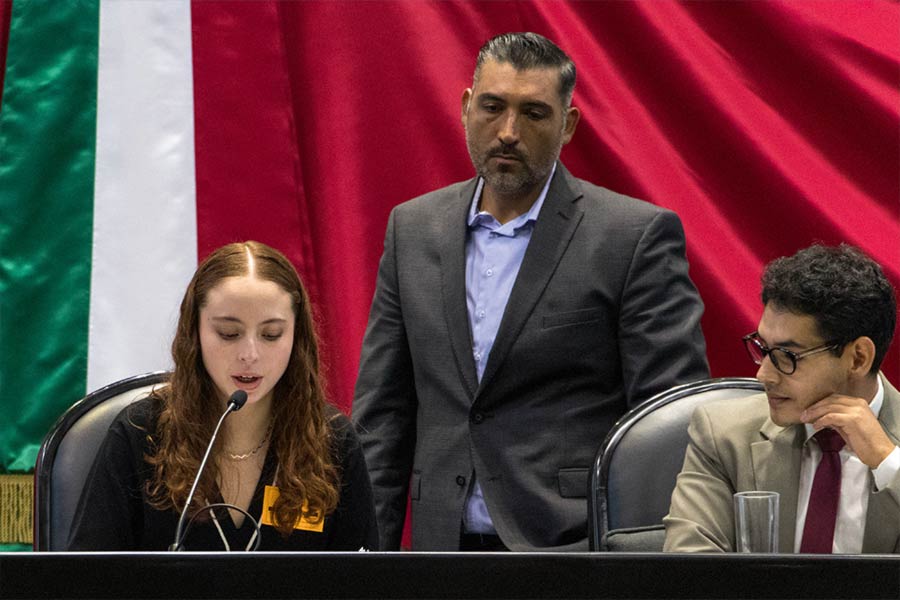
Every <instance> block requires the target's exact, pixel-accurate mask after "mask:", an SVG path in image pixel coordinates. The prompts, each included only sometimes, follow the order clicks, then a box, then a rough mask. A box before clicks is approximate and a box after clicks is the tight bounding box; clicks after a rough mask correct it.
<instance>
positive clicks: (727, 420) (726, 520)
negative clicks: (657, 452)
mask: <svg viewBox="0 0 900 600" xmlns="http://www.w3.org/2000/svg"><path fill="white" fill-rule="evenodd" d="M882 382H883V383H884V404H883V406H882V408H881V413H880V414H879V415H878V420H879V421H880V422H881V424H882V426H883V427H884V429H885V431H886V432H887V434H888V436H890V437H891V438H892V439H893V441H894V443H895V444H896V443H900V442H898V439H900V393H898V392H897V390H896V389H894V387H893V386H892V385H891V384H890V383H889V382H888V381H887V379H885V378H884V377H883V376H882ZM689 432H690V443H689V445H688V448H687V453H686V454H685V458H684V468H683V469H682V471H681V473H680V474H679V475H678V482H677V483H676V485H675V491H674V492H673V494H672V504H671V506H670V508H669V514H668V515H667V516H666V517H665V518H664V519H663V522H664V523H665V526H666V543H665V550H666V551H673V552H731V551H733V550H734V547H735V535H734V508H733V504H732V495H733V494H734V493H735V492H741V491H750V490H768V491H773V492H778V493H779V494H780V495H781V498H780V500H779V522H778V532H779V536H778V548H779V551H780V552H784V553H791V552H793V551H794V537H795V536H794V531H795V529H796V523H797V498H798V493H799V492H798V486H799V482H800V462H801V459H802V454H803V442H804V437H805V431H804V428H803V426H800V425H794V426H790V427H779V426H778V425H776V424H775V423H773V422H772V420H771V419H770V418H769V405H768V401H767V399H766V396H765V394H760V395H756V396H751V397H749V398H745V399H743V400H738V401H725V402H711V403H710V404H706V405H703V406H700V407H698V408H697V409H696V410H695V411H694V415H693V417H692V419H691V425H690V429H689ZM869 485H870V492H869V508H868V512H867V514H866V526H865V532H864V534H863V548H862V551H863V553H866V554H888V553H898V552H900V474H898V476H897V477H896V478H895V479H894V481H893V482H892V483H891V484H890V485H889V486H888V487H887V488H885V489H883V490H880V491H877V492H876V491H875V490H874V484H873V481H872V475H871V473H870V474H869Z"/></svg>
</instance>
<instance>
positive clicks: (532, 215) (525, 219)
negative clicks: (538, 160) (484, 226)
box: [467, 163, 556, 229]
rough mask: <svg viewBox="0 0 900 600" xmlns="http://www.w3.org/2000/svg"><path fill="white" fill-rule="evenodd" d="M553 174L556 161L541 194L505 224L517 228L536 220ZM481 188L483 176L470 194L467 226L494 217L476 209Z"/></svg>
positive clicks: (482, 186)
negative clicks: (523, 211) (526, 209)
mask: <svg viewBox="0 0 900 600" xmlns="http://www.w3.org/2000/svg"><path fill="white" fill-rule="evenodd" d="M554 175H556V163H553V169H552V170H551V171H550V177H548V178H547V181H546V182H545V183H544V189H542V190H541V195H540V196H538V197H537V200H535V201H534V204H532V205H531V208H530V209H528V212H526V213H525V214H522V215H519V216H518V217H516V218H515V219H513V220H512V221H510V222H509V223H507V224H506V225H511V226H512V229H519V228H520V227H523V226H524V225H526V224H527V223H530V222H533V221H537V218H538V215H539V214H540V212H541V207H542V206H543V205H544V200H545V199H546V198H547V192H548V191H550V182H551V181H553V176H554ZM483 189H484V178H483V177H479V178H478V185H476V186H475V193H474V194H473V195H472V203H471V204H470V205H469V218H468V220H467V223H468V225H469V227H472V226H474V225H478V224H479V223H481V222H482V221H485V220H493V219H494V216H493V215H491V213H489V212H487V211H480V212H479V210H478V202H479V201H480V200H481V192H482V190H483Z"/></svg>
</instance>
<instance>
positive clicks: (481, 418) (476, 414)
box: [472, 412, 484, 424]
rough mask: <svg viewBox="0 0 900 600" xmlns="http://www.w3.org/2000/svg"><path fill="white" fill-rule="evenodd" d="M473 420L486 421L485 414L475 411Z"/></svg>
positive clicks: (476, 421)
mask: <svg viewBox="0 0 900 600" xmlns="http://www.w3.org/2000/svg"><path fill="white" fill-rule="evenodd" d="M472 421H474V422H475V424H478V423H481V422H482V421H484V415H483V414H481V413H480V412H479V413H475V414H474V415H472Z"/></svg>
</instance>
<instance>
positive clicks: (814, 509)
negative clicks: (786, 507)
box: [800, 429, 844, 554]
mask: <svg viewBox="0 0 900 600" xmlns="http://www.w3.org/2000/svg"><path fill="white" fill-rule="evenodd" d="M813 437H815V438H816V441H817V442H818V443H819V448H821V449H822V461H821V462H820V463H819V466H818V468H817V469H816V477H815V479H813V485H812V492H810V494H809V505H808V506H807V508H806V524H805V525H804V526H803V541H802V542H801V543H800V552H808V553H811V554H831V548H832V544H833V542H834V523H835V521H837V509H838V500H839V499H840V495H841V457H840V455H839V454H838V452H840V451H841V448H843V447H844V439H843V438H842V437H841V434H839V433H838V432H837V431H835V430H834V429H822V430H821V431H819V432H818V433H817V434H816V435H815V436H813Z"/></svg>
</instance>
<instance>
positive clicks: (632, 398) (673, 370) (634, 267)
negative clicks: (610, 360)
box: [619, 211, 709, 408]
mask: <svg viewBox="0 0 900 600" xmlns="http://www.w3.org/2000/svg"><path fill="white" fill-rule="evenodd" d="M702 315H703V302H702V301H701V300H700V295H699V294H698V292H697V288H696V287H694V284H693V282H692V281H691V278H690V277H689V275H688V263H687V259H686V257H685V241H684V230H683V229H682V227H681V221H680V220H679V219H678V216H677V215H676V214H675V213H673V212H671V211H661V212H659V213H657V214H656V215H655V216H654V217H653V219H652V220H651V221H650V223H649V224H648V226H647V227H646V229H645V230H644V233H643V235H642V236H641V239H640V241H639V242H638V244H637V247H636V249H635V252H634V256H633V258H632V262H631V265H630V267H629V270H628V277H627V281H626V285H625V289H624V291H623V294H622V311H621V318H620V326H619V327H620V331H619V340H620V342H619V343H620V348H619V353H620V356H621V357H622V375H623V379H624V385H625V393H626V398H627V402H628V406H629V407H630V408H633V407H634V406H636V405H637V404H639V403H641V402H643V401H644V400H647V399H648V398H650V397H651V396H653V395H654V394H657V393H659V392H662V391H664V390H666V389H668V388H670V387H672V386H674V385H678V384H682V383H689V382H691V381H697V380H699V379H706V378H707V377H709V366H708V365H707V362H706V342H705V341H704V339H703V332H702V331H701V329H700V317H701V316H702Z"/></svg>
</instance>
